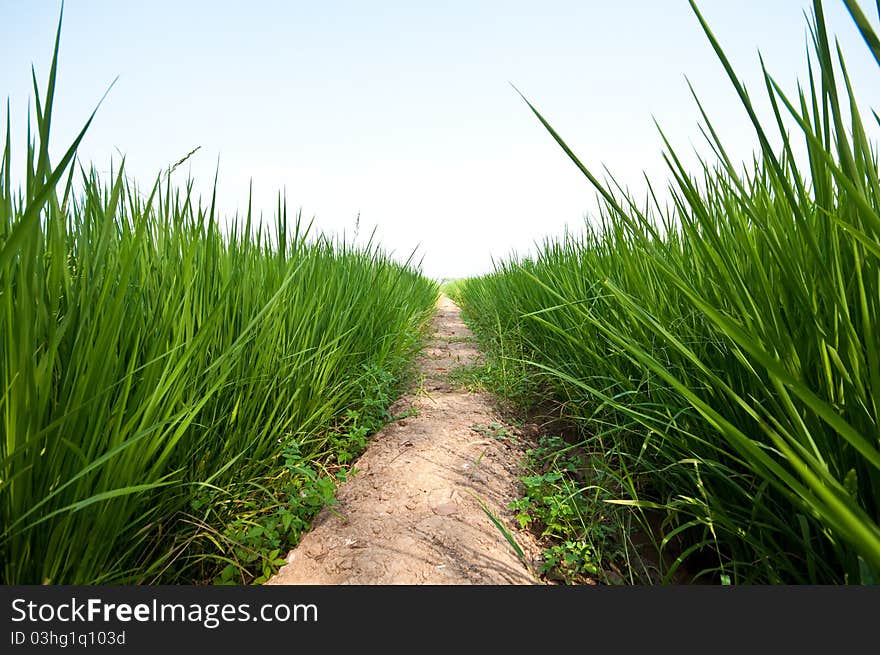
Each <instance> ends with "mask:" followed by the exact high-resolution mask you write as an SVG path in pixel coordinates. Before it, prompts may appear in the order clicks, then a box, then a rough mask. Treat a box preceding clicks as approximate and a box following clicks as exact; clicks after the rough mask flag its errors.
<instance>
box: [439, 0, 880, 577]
mask: <svg viewBox="0 0 880 655" xmlns="http://www.w3.org/2000/svg"><path fill="white" fill-rule="evenodd" d="M847 5H848V6H849V7H850V11H851V13H852V14H853V17H854V19H855V20H856V22H857V24H858V26H859V28H860V29H861V30H862V33H863V36H864V37H865V40H866V42H867V43H868V44H869V47H871V48H872V49H873V53H874V55H875V57H877V56H878V55H880V45H878V44H880V41H878V39H877V36H876V34H875V33H874V32H873V30H872V29H871V27H870V25H869V23H868V22H867V20H866V19H865V18H864V16H863V15H862V14H861V12H860V11H859V10H858V7H857V6H856V5H855V4H854V3H849V2H848V3H847ZM694 11H697V9H696V7H695V6H694ZM697 15H698V16H699V13H698V12H697ZM700 20H701V21H702V18H701V19H700ZM703 27H704V30H705V33H706V35H707V37H708V38H709V39H710V41H711V43H712V45H713V47H714V48H715V50H716V53H717V55H718V57H719V59H720V61H721V63H722V64H723V66H724V68H725V69H726V71H727V73H728V74H729V76H730V80H731V82H732V83H733V84H734V86H735V88H736V91H737V93H738V95H739V97H740V98H741V100H742V103H743V106H744V108H745V110H746V112H747V113H748V115H749V117H750V119H751V120H752V122H753V126H754V129H755V134H756V136H757V138H758V142H759V143H760V151H759V152H758V155H757V157H756V159H755V161H754V163H753V164H752V165H751V166H746V167H745V169H743V168H740V167H739V165H738V164H735V163H734V162H732V161H731V160H730V159H729V158H728V156H727V154H726V151H725V147H724V144H723V143H722V142H721V141H720V140H719V139H718V138H717V137H716V134H715V131H714V130H713V129H712V125H711V122H710V117H709V116H707V115H705V113H704V114H703V118H704V121H705V136H706V138H707V140H708V143H709V144H710V145H711V147H712V149H713V151H714V152H715V155H716V156H715V157H714V158H713V159H712V160H706V161H703V162H702V166H701V167H700V168H698V169H697V170H695V171H691V170H686V169H685V168H684V166H683V165H682V164H681V162H680V159H679V157H678V156H677V154H676V152H675V150H674V149H673V147H672V145H671V144H669V143H668V142H666V146H667V150H666V153H665V155H664V156H665V158H666V161H667V162H668V164H669V173H670V179H671V180H672V182H671V183H670V185H669V197H670V198H671V202H670V204H669V205H665V204H664V203H663V202H661V201H659V200H658V196H657V195H654V192H653V189H652V193H651V196H650V197H649V198H648V202H638V201H637V200H636V199H634V198H632V197H629V196H628V195H626V194H625V193H623V191H622V190H621V189H620V188H619V187H617V186H616V185H615V184H614V182H613V180H612V181H610V182H606V183H602V182H600V181H599V180H598V179H597V178H596V177H595V176H594V175H593V174H592V173H591V172H590V171H589V170H588V169H587V168H586V167H585V166H584V165H583V164H582V163H581V162H580V161H579V160H578V158H577V156H576V155H575V154H574V153H573V152H571V150H569V148H568V147H567V146H566V145H565V143H564V141H563V139H562V137H561V136H559V135H558V134H557V133H556V132H555V131H554V130H553V129H552V127H551V126H550V124H549V123H548V122H547V121H545V120H544V118H543V117H542V116H541V115H540V114H539V113H538V111H537V110H535V114H536V116H537V117H538V119H539V120H540V121H541V122H542V123H543V124H544V126H545V127H546V128H547V130H548V131H549V132H550V134H551V135H552V137H553V138H555V139H556V141H557V142H558V143H559V145H560V146H561V147H562V148H563V149H564V150H565V151H566V153H568V155H569V156H570V158H571V159H572V161H573V162H574V163H575V165H577V166H578V167H579V168H580V169H581V171H582V172H583V173H584V174H585V175H586V176H587V177H588V178H589V180H590V182H592V183H593V184H594V185H595V187H596V189H597V190H598V191H599V193H600V194H601V196H602V198H603V208H602V210H601V216H600V217H599V220H597V221H595V222H593V223H591V225H590V226H588V231H587V233H586V234H585V235H584V236H583V237H567V238H564V239H554V238H548V239H547V240H546V241H545V242H544V243H543V245H542V247H541V248H540V251H539V252H538V254H537V255H536V256H533V257H521V258H511V259H510V260H508V261H506V262H503V263H501V264H499V265H498V266H497V267H496V270H495V272H494V273H492V274H489V275H486V276H483V277H479V278H474V279H470V280H467V281H465V282H463V283H459V284H458V285H457V287H456V288H455V289H454V291H453V293H454V295H455V297H456V299H457V300H458V301H459V302H460V303H461V304H462V306H463V309H464V311H465V312H466V315H467V316H468V318H469V320H470V322H471V323H472V325H473V326H474V328H475V329H476V331H477V332H478V333H479V335H480V336H481V339H482V341H483V343H484V344H485V345H486V346H487V348H488V349H489V350H490V354H491V358H492V360H491V361H493V362H494V363H495V367H494V369H493V370H494V371H495V376H496V380H495V382H496V385H497V386H503V387H504V388H505V389H507V390H508V391H510V390H520V392H521V393H520V399H521V400H523V401H524V403H526V404H533V405H534V404H537V403H543V404H544V405H545V406H546V405H547V404H548V403H549V404H552V405H553V406H555V407H557V408H559V411H561V412H562V414H563V415H564V417H565V418H566V419H568V420H569V421H570V422H572V423H573V424H574V425H575V426H577V429H576V433H575V434H574V435H570V436H569V439H568V440H567V441H556V442H552V443H551V444H545V445H544V446H543V447H542V448H541V449H538V451H536V457H537V461H536V462H533V465H534V466H535V467H536V475H535V476H533V477H532V478H530V480H529V484H530V485H531V486H530V489H531V491H532V492H533V497H529V496H527V497H526V498H525V499H524V501H523V502H522V503H521V509H522V517H523V522H524V524H527V523H529V522H533V523H534V524H535V525H536V527H538V528H539V529H540V530H542V531H543V532H544V533H545V534H546V535H548V536H549V537H550V538H551V539H552V540H554V543H555V544H556V545H557V546H558V552H557V555H558V557H557V559H562V560H563V568H567V569H568V575H569V577H570V578H571V579H576V578H577V575H578V574H582V575H586V574H594V573H596V572H597V571H602V570H624V568H625V567H626V566H627V564H631V560H630V558H631V557H632V556H633V555H634V551H633V546H632V542H633V536H634V535H635V534H636V533H637V532H638V533H640V534H645V533H647V534H649V535H651V536H652V538H653V539H655V540H656V543H657V545H658V546H659V547H660V548H661V550H663V551H664V553H665V554H666V555H667V558H666V562H665V564H664V565H663V566H662V569H663V571H662V573H663V574H664V575H665V576H666V577H665V578H664V579H666V580H670V579H672V576H673V575H675V574H676V571H677V570H678V572H679V573H681V572H682V571H685V570H686V571H687V575H688V578H689V579H697V580H698V581H705V582H722V583H724V582H730V583H874V582H877V581H878V580H880V429H878V420H880V336H878V329H880V175H878V167H877V157H876V151H875V150H874V149H873V146H872V144H871V142H870V141H869V140H868V138H867V137H866V134H865V128H864V124H863V122H862V118H861V114H860V112H859V110H858V107H857V105H856V94H855V92H854V90H853V89H852V87H851V85H850V81H849V78H848V77H847V75H846V67H845V63H844V59H843V57H842V55H840V54H839V52H838V51H836V50H835V45H834V42H833V41H831V40H830V39H829V38H828V35H827V34H826V28H825V20H824V16H823V10H822V4H821V3H820V2H818V1H817V2H816V3H815V5H814V13H813V16H812V21H811V35H812V46H813V49H812V56H811V60H810V68H809V77H808V79H806V80H805V82H804V84H803V87H802V93H801V94H800V95H799V96H795V97H790V96H787V95H785V94H784V93H783V91H782V90H781V89H780V88H779V87H778V86H777V85H776V83H775V81H774V80H773V78H772V76H771V75H770V74H769V73H766V89H765V91H766V92H767V93H768V94H769V98H770V101H771V106H772V107H773V109H774V111H775V112H776V115H775V120H771V121H769V122H768V121H763V122H762V121H760V120H759V119H758V118H757V114H756V112H755V110H754V107H753V104H752V100H751V99H750V94H749V92H747V90H746V89H745V88H743V87H742V86H741V84H740V82H739V81H738V78H737V76H736V74H735V72H734V71H733V69H732V67H731V65H730V64H729V62H728V61H727V59H726V57H725V55H724V52H723V49H722V47H721V46H720V45H719V44H718V43H717V42H716V41H715V39H714V37H713V35H712V33H711V30H710V28H709V27H708V26H707V25H706V24H705V23H703ZM878 61H880V59H878ZM695 97H696V96H695ZM751 97H754V96H751ZM533 109H534V108H533ZM871 120H872V121H873V120H874V117H872V118H871ZM791 125H794V131H789V130H790V126H791ZM795 139H799V140H801V141H802V143H803V146H804V147H805V150H806V153H807V157H806V158H804V159H798V158H796V157H795V155H794V154H793V152H794V151H795V148H794V140H795ZM771 143H776V144H780V145H778V146H773V145H771ZM505 363H506V365H504V364H505ZM501 371H504V372H506V373H499V372H501ZM551 446H552V447H551ZM547 498H553V499H555V503H556V504H555V505H554V506H553V507H548V505H547V502H546V499H547ZM637 528H638V529H637ZM627 570H628V569H627ZM639 576H640V574H639V573H638V571H636V573H634V574H633V579H635V580H639V579H642V580H645V579H647V576H644V577H641V578H640V577H639Z"/></svg>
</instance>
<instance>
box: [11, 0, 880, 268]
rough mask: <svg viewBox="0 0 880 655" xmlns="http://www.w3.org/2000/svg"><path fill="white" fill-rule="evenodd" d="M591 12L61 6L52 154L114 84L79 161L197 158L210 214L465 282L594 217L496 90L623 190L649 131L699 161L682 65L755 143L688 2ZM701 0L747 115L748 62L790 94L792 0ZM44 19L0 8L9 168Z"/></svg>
mask: <svg viewBox="0 0 880 655" xmlns="http://www.w3.org/2000/svg"><path fill="white" fill-rule="evenodd" d="M610 4H612V3H599V2H579V3H578V2H549V3H543V4H542V6H541V7H540V11H539V10H538V9H536V8H535V7H534V6H533V5H531V4H528V3H520V2H517V3H509V2H505V3H488V2H483V3H468V2H455V3H449V4H447V5H446V6H444V7H443V8H442V9H439V8H438V9H430V8H424V7H412V6H409V5H407V4H406V3H398V2H386V3H382V4H381V6H376V5H373V6H368V5H364V4H359V3H352V2H328V3H321V4H320V6H312V5H308V4H305V3H281V2H263V3H250V4H248V5H245V6H242V5H241V4H240V3H228V2H211V3H198V2H192V3H187V4H186V6H184V7H179V6H177V5H176V4H175V3H171V2H165V1H164V0H162V1H157V2H153V3H149V4H148V5H144V6H139V5H137V6H136V5H133V4H128V3H116V2H107V1H103V0H101V1H93V2H85V1H84V0H68V1H67V2H66V3H65V8H64V23H63V27H62V35H61V52H60V63H59V80H58V87H57V91H56V106H55V111H54V124H53V136H52V146H53V147H52V151H53V153H58V152H60V151H61V149H62V148H65V147H66V146H67V145H68V144H69V142H70V140H71V139H72V138H73V137H74V136H75V134H76V133H77V132H78V131H79V129H80V128H81V126H82V124H83V123H84V121H85V120H86V119H87V117H88V115H89V114H90V113H91V111H92V109H93V108H94V107H95V105H96V104H97V102H98V100H99V99H100V98H101V97H102V95H103V94H104V92H105V91H106V89H107V87H108V86H109V84H110V83H111V82H112V81H113V80H114V78H116V77H117V76H118V77H119V80H118V82H117V83H116V85H115V86H114V87H113V89H112V90H111V91H110V93H109V95H108V96H107V98H106V100H105V101H104V103H103V105H102V106H101V108H100V109H99V110H98V114H97V116H96V119H95V121H94V123H93V124H92V126H91V127H90V129H89V132H88V134H87V136H86V139H85V141H84V143H83V145H82V147H81V148H80V159H81V160H82V161H83V162H84V163H86V164H88V163H93V164H94V165H95V166H96V167H97V168H98V170H108V169H109V166H110V162H111V159H112V160H113V161H115V162H118V161H119V159H120V153H123V154H125V156H126V168H127V170H128V174H129V175H130V176H131V177H133V178H134V179H136V180H138V182H139V183H140V184H141V185H143V186H148V185H150V184H151V183H152V181H153V180H154V179H155V176H156V175H157V174H158V173H159V172H160V171H161V170H162V169H165V168H167V167H168V166H170V165H171V164H173V163H174V162H175V161H177V160H178V159H180V158H181V157H183V156H184V155H186V154H187V153H188V152H189V151H191V150H192V149H194V148H196V147H199V150H198V152H197V153H196V154H195V155H194V156H193V157H192V158H190V160H188V161H187V163H186V165H184V166H183V167H181V169H179V170H178V171H177V172H175V174H174V180H175V181H176V183H178V184H182V183H183V182H185V180H186V178H187V175H188V174H189V175H191V176H192V177H193V178H194V180H195V182H196V185H195V189H196V191H197V192H198V193H201V194H202V195H203V197H205V198H207V196H208V194H209V191H210V187H211V185H212V183H213V178H214V173H215V168H216V167H217V165H218V161H219V183H218V204H219V207H220V210H221V213H224V214H233V213H234V212H236V211H239V212H242V211H244V209H245V207H246V204H247V196H248V186H249V183H250V181H251V180H253V188H254V209H255V212H256V213H257V214H259V213H260V212H261V211H262V212H263V214H264V215H265V216H266V218H268V219H271V216H272V213H273V211H274V207H275V204H276V198H277V193H278V191H279V190H285V191H286V196H287V201H288V207H289V209H290V211H291V212H292V213H293V212H295V211H296V210H297V209H298V208H302V211H303V214H304V217H305V218H306V219H310V218H312V217H314V218H315V224H314V225H315V229H317V230H320V231H322V232H326V233H330V234H339V233H342V232H345V233H346V234H348V235H351V234H352V232H353V231H354V228H355V220H356V217H357V216H358V215H360V236H361V238H365V237H366V236H367V235H369V234H370V232H371V231H372V229H373V228H375V229H376V234H377V237H378V240H379V242H380V243H381V244H382V246H383V248H384V249H386V250H388V251H393V252H394V253H395V254H396V256H397V257H398V258H399V259H405V258H406V257H407V256H408V255H409V253H410V252H411V251H412V250H413V249H417V253H418V254H417V259H418V258H422V259H423V271H424V272H425V274H426V275H429V276H431V277H434V278H443V277H447V278H454V277H463V276H468V275H475V274H480V273H485V272H488V271H489V270H491V262H492V258H493V257H494V258H496V259H497V258H503V257H505V256H506V255H508V254H509V253H511V252H513V251H518V252H520V253H525V252H528V251H529V250H530V249H531V247H532V246H533V244H534V243H535V242H537V241H541V240H542V239H543V238H545V237H548V236H554V235H559V234H562V232H563V231H564V230H565V229H566V228H568V229H571V230H575V231H576V230H577V229H579V227H580V226H581V225H582V224H583V220H584V215H585V214H587V213H592V212H594V210H595V206H596V204H595V192H594V191H593V189H592V188H591V187H590V186H589V184H588V183H587V181H586V179H584V178H583V176H582V175H581V174H580V173H579V172H578V171H577V170H576V168H575V167H574V166H573V165H572V164H571V162H570V161H569V160H568V159H567V157H566V156H565V155H564V153H563V152H562V151H561V150H560V149H559V147H558V146H557V145H556V144H555V143H554V142H553V140H552V139H551V138H550V136H549V134H548V133H547V132H546V131H545V130H544V128H543V127H542V126H541V125H540V124H539V122H538V121H537V119H536V118H535V117H534V116H533V115H532V113H531V111H530V110H529V109H528V107H527V106H526V104H525V103H524V102H523V101H522V100H521V99H520V98H519V96H518V95H517V93H516V92H515V91H514V89H513V88H512V86H511V84H514V85H516V87H517V88H519V89H520V90H521V91H522V92H523V93H524V94H525V95H526V97H527V98H529V100H530V101H532V102H533V103H534V104H535V106H536V107H537V108H538V109H539V110H540V111H541V112H542V113H543V114H544V116H545V117H546V118H547V119H548V120H549V121H550V123H551V124H552V125H553V126H554V128H555V129H556V130H557V131H558V132H559V133H560V134H561V135H562V137H563V138H564V139H565V140H566V141H567V142H568V144H569V145H570V146H571V147H572V149H573V150H574V151H575V153H577V154H578V155H579V156H580V157H581V158H582V160H583V161H584V162H585V163H586V164H587V165H588V166H589V167H591V168H592V169H593V170H594V171H595V172H599V173H601V172H602V166H603V165H605V166H607V167H608V169H609V170H610V171H611V172H612V173H614V175H615V176H616V177H617V179H618V180H619V181H620V182H621V183H622V184H624V185H625V186H629V187H631V188H633V189H634V190H636V192H637V193H638V190H640V189H642V188H643V182H642V172H643V171H645V172H646V173H647V174H648V176H649V177H650V178H651V179H652V181H654V182H655V183H660V182H663V181H664V180H665V179H666V174H665V167H664V164H663V161H662V158H661V150H662V142H661V138H660V136H659V134H658V132H657V130H656V127H655V126H654V123H653V120H654V119H656V120H657V122H658V123H659V124H660V126H661V127H662V128H663V130H664V131H665V133H666V134H667V136H668V137H669V139H670V141H671V142H672V144H673V145H674V146H675V147H676V149H677V151H678V152H679V153H680V154H685V155H687V154H688V153H689V152H690V150H691V148H692V146H693V145H696V146H697V147H698V148H700V149H701V150H704V149H703V148H702V146H700V145H699V144H700V143H701V136H700V132H699V129H698V122H699V113H698V110H697V107H696V104H695V103H694V101H693V98H692V97H691V96H690V92H689V90H688V86H687V83H686V82H685V79H684V76H685V75H687V77H688V79H689V80H690V81H691V83H692V84H693V85H694V87H695V89H696V91H697V93H698V95H699V97H700V99H701V101H702V102H703V104H704V106H705V108H706V110H707V113H708V114H709V116H710V118H711V119H712V121H713V124H714V126H715V127H716V129H717V130H718V131H719V133H720V134H721V136H722V139H723V141H724V142H725V143H726V144H728V145H729V146H730V151H731V154H732V155H733V156H734V157H736V158H737V159H745V158H748V157H750V154H751V152H752V151H753V149H754V147H755V144H756V140H755V138H754V134H753V131H752V130H751V129H750V126H749V123H748V119H747V117H746V115H745V112H744V110H743V109H742V106H741V105H740V103H739V101H738V99H737V98H736V96H735V93H734V91H733V89H732V86H731V84H730V82H729V80H728V79H727V77H726V75H725V74H724V71H723V69H722V68H721V65H720V63H719V62H718V60H717V58H716V57H715V55H714V53H713V51H712V49H711V46H710V44H709V42H708V40H707V39H706V37H705V35H704V34H703V32H702V29H701V28H700V25H699V23H698V21H697V19H696V17H695V16H694V14H693V12H692V11H691V9H690V7H689V5H688V3H687V2H686V1H685V0H676V1H666V2H628V3H625V4H624V3H613V6H609V5H610ZM698 4H699V6H700V9H701V11H702V13H703V15H704V16H705V18H706V19H707V21H708V22H709V24H710V26H711V28H712V30H713V31H714V33H715V35H716V37H717V38H718V39H719V41H720V42H721V45H722V46H723V47H724V48H725V51H726V52H727V55H728V57H729V58H730V60H731V61H732V63H733V65H734V67H735V68H736V71H737V73H738V75H739V76H740V78H742V79H744V80H745V82H746V84H747V86H748V88H749V90H750V92H751V94H752V96H753V100H755V101H757V103H758V106H759V107H764V109H765V110H766V102H765V100H764V98H765V95H766V94H765V93H764V87H763V82H762V80H761V78H760V67H759V63H758V56H757V51H758V49H760V51H761V53H762V54H763V56H764V59H765V62H766V64H767V67H768V70H769V71H770V73H771V74H772V75H774V77H775V78H776V79H777V81H778V82H780V84H781V85H782V86H783V88H784V89H785V90H786V92H789V93H794V92H795V91H796V86H795V82H796V80H797V79H799V78H800V79H802V80H805V75H806V29H807V24H806V21H805V19H804V17H803V12H804V11H805V10H807V9H808V7H809V4H808V2H807V1H806V0H805V1H803V2H801V1H799V0H790V1H785V2H774V3H766V2H759V1H756V0H749V1H747V2H742V3H735V6H733V3H727V2H720V1H717V0H715V1H704V2H700V3H698ZM767 5H772V6H769V7H768V6H767ZM59 8H60V3H58V2H54V1H52V2H34V3H21V2H13V1H12V0H0V17H2V18H3V21H4V23H6V24H8V25H15V26H16V29H15V30H12V31H10V37H9V38H8V39H7V41H6V43H5V45H4V65H3V67H2V69H0V91H2V94H3V95H5V96H7V97H8V98H9V100H10V103H11V104H10V106H11V120H12V125H13V161H14V165H16V166H17V165H19V162H20V161H21V160H22V159H23V157H22V156H21V155H19V154H18V153H20V152H23V139H24V130H25V126H26V121H27V111H28V108H29V107H32V103H33V93H32V89H31V78H30V75H31V72H30V67H31V63H33V65H34V67H35V70H36V75H37V81H38V84H39V87H40V90H41V92H42V91H43V90H44V89H45V83H46V76H47V74H48V68H49V61H50V56H51V50H52V42H53V38H54V32H55V29H56V26H57V19H58V12H59ZM863 8H864V9H865V11H866V13H868V14H869V16H870V17H871V18H872V20H875V21H876V18H877V17H876V10H875V9H874V8H873V7H871V6H869V5H868V4H867V3H865V4H864V7H863ZM371 12H374V13H371ZM826 12H827V18H828V24H829V31H830V32H831V33H832V34H834V35H836V36H837V37H838V38H839V39H840V43H841V47H842V49H843V52H844V55H845V58H846V62H847V67H848V70H849V73H850V75H851V77H852V79H853V83H854V86H855V89H856V95H857V97H858V98H859V100H860V102H861V110H862V114H863V116H866V117H867V116H869V110H870V109H871V108H875V107H877V106H878V105H880V102H878V100H880V85H878V80H880V76H878V72H880V71H878V69H877V64H876V63H875V62H874V61H873V59H872V58H871V57H870V55H869V53H868V49H867V47H866V46H865V45H864V43H863V42H862V40H861V37H860V36H859V35H858V32H857V31H856V29H855V27H854V26H853V24H852V21H851V19H850V18H849V15H848V14H847V13H846V10H845V8H844V7H843V4H842V2H828V3H827V6H826ZM867 122H868V121H866V123H867ZM872 127H873V128H876V124H872ZM874 134H876V132H875V133H872V135H871V136H872V137H874ZM56 158H57V155H56ZM14 172H15V173H16V174H19V173H20V172H21V171H20V169H19V168H16V169H15V171H14Z"/></svg>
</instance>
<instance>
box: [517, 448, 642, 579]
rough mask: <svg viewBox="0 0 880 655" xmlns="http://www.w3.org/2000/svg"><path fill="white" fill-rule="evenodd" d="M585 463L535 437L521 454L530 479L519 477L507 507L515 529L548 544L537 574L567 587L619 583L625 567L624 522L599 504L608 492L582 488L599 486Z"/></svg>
mask: <svg viewBox="0 0 880 655" xmlns="http://www.w3.org/2000/svg"><path fill="white" fill-rule="evenodd" d="M591 463H592V462H591V461H590V458H588V457H587V454H586V453H585V452H584V451H583V450H582V449H581V448H579V447H572V446H570V445H569V444H567V443H566V442H565V441H564V440H563V439H562V438H561V437H558V436H544V437H541V439H540V440H539V442H538V445H537V446H536V447H535V448H532V449H530V450H529V451H527V462H526V465H527V468H528V469H529V470H530V474H529V475H526V476H524V477H522V478H520V481H521V482H522V484H523V492H522V494H523V495H522V496H521V497H520V498H518V499H517V500H515V501H513V502H512V503H511V504H510V509H512V510H514V511H515V512H516V513H517V514H516V520H517V521H518V522H519V524H520V527H522V528H529V529H531V530H532V531H534V532H535V533H536V534H538V535H539V536H540V537H541V538H542V539H543V541H544V542H545V543H547V544H548V546H547V548H546V549H545V551H544V553H543V565H542V567H541V570H540V572H541V573H542V574H544V575H546V576H548V577H549V578H551V579H556V580H560V581H563V582H565V583H567V584H577V583H580V582H583V581H584V580H586V579H590V580H600V581H603V582H607V581H609V580H619V579H621V575H620V573H619V572H620V570H621V569H627V568H629V566H628V563H627V548H628V546H629V541H628V531H627V529H626V523H625V521H624V520H623V518H622V517H621V516H619V514H620V511H619V509H618V508H615V507H614V506H612V505H609V504H608V503H606V502H604V501H606V500H607V499H609V498H612V497H613V496H612V494H611V493H610V490H609V489H607V488H605V487H603V486H601V485H600V484H592V485H584V483H583V482H584V480H585V479H586V478H588V477H589V478H592V479H593V480H597V481H601V473H599V472H597V471H593V470H591V469H590V464H591ZM632 568H633V571H632V572H631V574H632V575H635V574H637V573H638V568H637V567H632Z"/></svg>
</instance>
